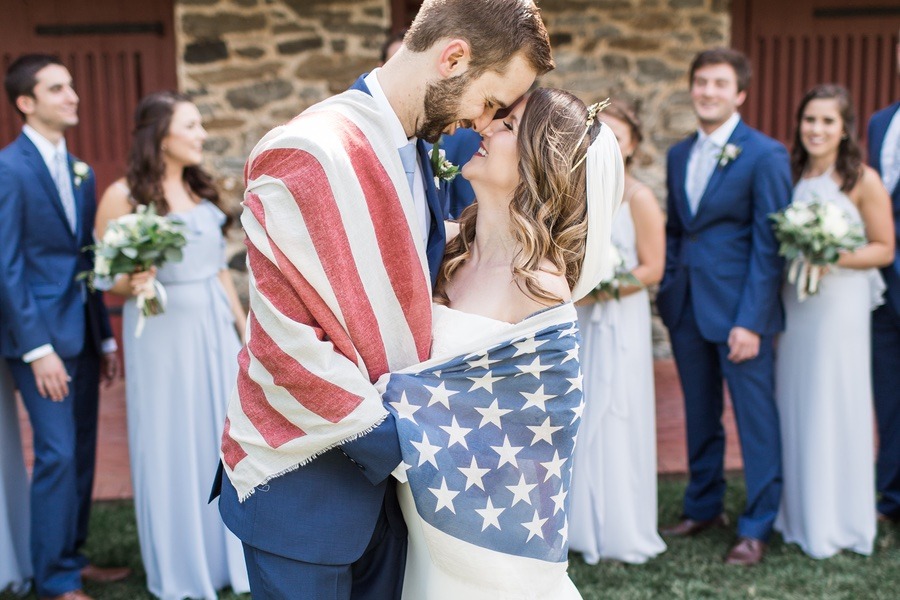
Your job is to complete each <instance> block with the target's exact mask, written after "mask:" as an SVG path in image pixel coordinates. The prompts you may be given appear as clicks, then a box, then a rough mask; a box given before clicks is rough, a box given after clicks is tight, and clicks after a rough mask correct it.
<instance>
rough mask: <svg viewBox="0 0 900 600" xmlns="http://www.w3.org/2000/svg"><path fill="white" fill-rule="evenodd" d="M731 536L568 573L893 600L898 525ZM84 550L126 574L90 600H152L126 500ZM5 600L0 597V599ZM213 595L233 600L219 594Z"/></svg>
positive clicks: (631, 586)
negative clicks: (733, 556)
mask: <svg viewBox="0 0 900 600" xmlns="http://www.w3.org/2000/svg"><path fill="white" fill-rule="evenodd" d="M683 490H684V481H681V480H678V481H661V482H660V486H659V501H660V502H659V505H660V521H661V522H662V523H669V522H671V521H674V520H675V519H677V517H678V515H679V513H680V507H681V494H682V491H683ZM743 495H744V491H743V485H742V483H741V479H740V478H733V479H731V480H730V481H729V495H728V498H727V510H728V514H729V517H731V520H732V522H734V520H735V517H736V515H737V514H738V510H739V508H740V506H742V504H743ZM733 536H734V533H733V531H726V530H715V531H711V532H708V533H704V534H701V535H700V536H698V537H696V538H693V539H690V540H675V541H670V544H669V549H668V551H666V552H665V553H664V554H662V555H661V556H660V557H659V558H657V559H655V560H653V561H650V562H649V563H647V564H646V565H623V564H619V563H601V564H600V565H597V566H590V565H586V564H585V563H584V562H583V561H582V560H581V557H580V556H579V555H575V554H573V555H572V557H571V559H572V560H571V568H570V573H571V575H572V578H573V579H574V581H575V583H576V585H577V586H578V589H580V590H581V593H582V595H583V596H584V598H585V600H597V599H603V600H607V599H609V600H638V599H653V600H658V599H681V598H683V599H695V598H698V599H699V598H715V599H738V598H741V599H744V598H753V599H785V600H799V599H804V600H805V599H817V600H838V599H841V600H843V599H847V600H851V599H852V600H881V599H884V600H888V599H892V600H893V599H896V598H900V526H893V525H888V526H885V525H880V526H879V532H878V539H877V541H876V549H875V553H874V554H873V555H872V556H871V557H868V558H866V557H862V556H857V555H855V554H842V555H839V556H836V557H834V558H831V559H828V560H824V561H815V560H812V559H810V558H807V557H806V556H805V555H804V554H803V553H802V552H800V550H799V549H798V548H797V547H796V546H786V545H784V544H783V543H782V542H781V539H780V538H779V537H778V536H777V535H775V536H774V537H773V540H772V545H771V547H770V549H769V552H768V554H767V555H766V559H765V561H764V562H763V564H761V565H759V566H757V567H752V568H742V567H728V566H725V565H724V564H723V563H722V557H723V556H724V554H725V552H727V550H728V548H729V546H730V544H731V543H732V542H733V540H734V538H733ZM87 553H88V554H89V555H90V557H91V558H92V560H93V561H94V562H96V563H97V564H99V565H127V566H130V567H131V568H132V569H133V570H134V573H133V574H132V576H131V577H130V578H129V579H128V580H126V581H124V582H121V583H113V584H88V585H87V586H86V588H85V591H86V592H87V593H88V594H91V595H92V596H93V597H95V598H97V599H98V600H137V599H143V598H147V599H150V598H152V596H151V595H150V594H149V593H147V592H146V590H145V587H144V571H143V567H142V566H141V557H140V551H139V549H138V541H137V529H136V526H135V522H134V509H133V507H132V504H131V503H130V502H115V503H99V504H97V505H96V506H95V507H94V511H93V516H92V521H91V536H90V538H89V542H88V548H87ZM11 598H12V596H10V595H9V594H5V595H4V594H0V600H10V599H11ZM220 598H222V599H232V600H233V599H236V598H241V597H240V596H236V595H234V594H230V593H225V594H222V595H221V596H220ZM243 598H247V596H244V597H243ZM547 600H552V599H547Z"/></svg>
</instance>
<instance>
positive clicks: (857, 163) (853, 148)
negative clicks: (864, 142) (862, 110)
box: [791, 83, 862, 192]
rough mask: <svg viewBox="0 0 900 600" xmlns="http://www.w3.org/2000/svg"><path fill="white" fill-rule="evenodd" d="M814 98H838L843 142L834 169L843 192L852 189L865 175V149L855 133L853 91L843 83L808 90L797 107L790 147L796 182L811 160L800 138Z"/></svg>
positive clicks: (826, 84)
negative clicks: (861, 147) (863, 168)
mask: <svg viewBox="0 0 900 600" xmlns="http://www.w3.org/2000/svg"><path fill="white" fill-rule="evenodd" d="M813 100H837V103H838V112H839V113H840V115H841V121H842V122H843V124H844V131H843V138H842V139H841V144H840V145H839V146H838V155H837V160H836V161H835V163H834V170H835V171H836V172H837V174H838V176H839V177H840V178H841V191H842V192H849V191H850V190H852V189H853V186H855V185H856V183H857V182H858V181H859V178H860V177H861V176H862V150H860V147H859V140H858V139H857V135H856V112H855V111H854V110H853V101H852V100H851V99H850V92H849V91H847V88H845V87H844V86H842V85H838V84H835V83H824V84H821V85H817V86H816V87H814V88H813V89H811V90H809V91H808V92H806V95H805V96H803V100H801V101H800V106H799V108H797V121H796V128H795V130H794V147H793V149H792V150H791V175H793V177H794V183H795V184H796V183H797V182H798V181H799V180H800V177H802V176H803V171H804V170H806V165H807V164H808V163H809V152H807V151H806V148H805V147H804V146H803V142H802V141H801V139H800V124H801V123H802V121H803V112H804V111H805V110H806V106H807V105H808V104H809V103H810V102H812V101H813Z"/></svg>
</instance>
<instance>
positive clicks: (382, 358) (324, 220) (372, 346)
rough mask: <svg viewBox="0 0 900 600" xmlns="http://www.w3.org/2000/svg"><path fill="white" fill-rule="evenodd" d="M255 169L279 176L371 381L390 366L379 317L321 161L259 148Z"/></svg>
mask: <svg viewBox="0 0 900 600" xmlns="http://www.w3.org/2000/svg"><path fill="white" fill-rule="evenodd" d="M253 173H259V174H265V175H268V176H269V177H276V178H278V179H280V180H281V181H282V183H283V184H284V185H285V187H287V189H288V190H289V191H290V193H291V195H292V196H293V198H294V201H295V202H296V203H297V206H298V207H299V209H300V212H301V213H302V214H303V218H304V222H305V223H306V228H307V232H308V233H309V237H310V239H311V240H312V243H313V246H315V249H316V255H317V256H318V258H319V261H320V262H321V263H322V268H323V269H324V271H325V274H326V276H327V277H328V282H329V284H330V285H331V288H332V290H334V293H335V295H336V296H337V299H338V304H339V305H340V307H341V313H342V314H343V316H344V320H345V322H346V328H347V332H348V333H349V334H350V339H351V340H353V346H354V347H355V348H356V350H357V351H358V352H359V354H360V356H362V359H363V361H364V362H365V365H366V369H367V370H368V374H369V379H370V381H373V382H374V381H375V380H377V379H378V377H380V376H381V375H383V374H384V373H386V372H387V371H388V361H387V354H386V352H385V349H384V344H383V342H382V340H381V336H380V335H379V327H378V319H377V318H376V317H375V312H374V310H373V309H372V305H371V304H370V302H369V298H368V294H367V292H366V289H365V287H364V286H363V283H362V280H361V279H360V276H359V269H358V267H357V265H356V263H355V261H354V260H353V253H352V251H351V248H350V240H349V239H348V238H347V232H346V230H345V229H344V228H343V227H341V226H340V224H341V223H342V222H343V219H342V217H341V213H340V211H339V210H338V207H337V204H336V202H335V199H334V194H333V193H332V190H331V185H330V184H329V182H328V177H327V176H326V174H325V171H324V169H323V168H322V165H321V164H319V161H318V160H317V159H316V158H315V157H314V156H313V155H311V154H310V153H308V152H305V151H302V150H298V149H296V148H278V149H273V150H267V151H265V152H263V153H261V154H260V155H259V156H258V157H257V158H256V160H254V161H253V167H252V168H251V175H252V174H253ZM252 178H254V179H255V178H256V177H252ZM391 193H393V191H392V190H391ZM281 263H282V261H281V260H279V267H282V270H284V268H283V265H282V264H281ZM404 267H405V268H409V265H404Z"/></svg>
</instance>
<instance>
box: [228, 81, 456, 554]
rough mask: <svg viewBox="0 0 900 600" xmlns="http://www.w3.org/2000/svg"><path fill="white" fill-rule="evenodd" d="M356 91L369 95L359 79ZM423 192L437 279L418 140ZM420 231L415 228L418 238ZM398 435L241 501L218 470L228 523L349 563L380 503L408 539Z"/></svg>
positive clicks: (440, 244)
mask: <svg viewBox="0 0 900 600" xmlns="http://www.w3.org/2000/svg"><path fill="white" fill-rule="evenodd" d="M351 89H356V90H360V91H363V92H366V93H369V90H368V89H367V88H366V85H365V83H364V82H363V79H362V77H361V78H360V79H358V80H357V81H356V83H354V84H353V87H352V88H351ZM417 147H418V151H419V159H420V165H421V168H422V174H423V177H424V178H425V192H426V197H427V200H428V206H429V208H430V210H431V231H430V235H429V237H428V243H427V244H426V253H427V257H428V266H429V269H430V271H431V277H432V282H433V281H434V278H435V277H436V275H437V271H438V268H439V267H440V263H441V259H442V257H443V254H444V240H445V234H444V215H443V211H442V209H441V204H440V200H439V197H438V193H437V190H436V189H435V186H434V175H433V172H432V169H431V163H430V162H429V160H428V156H427V151H428V150H429V149H430V146H429V145H427V144H425V142H423V141H422V140H419V142H418V145H417ZM416 234H417V232H413V235H416ZM401 460H402V458H401V454H400V440H399V437H398V435H397V425H396V422H395V420H394V416H393V415H388V417H387V418H386V419H385V420H384V422H382V423H381V425H379V426H378V427H376V428H375V429H374V430H372V431H371V432H369V433H367V434H366V435H364V436H361V437H359V438H357V439H356V440H354V441H352V442H348V443H346V444H343V445H342V446H341V447H340V448H336V449H334V450H330V451H329V452H326V453H324V454H322V455H321V456H319V457H317V458H315V459H314V460H312V461H310V462H309V463H307V464H306V465H303V466H302V467H300V468H298V469H297V470H296V471H292V472H290V473H287V474H285V475H282V476H280V477H277V478H276V479H274V480H273V481H272V482H271V483H270V485H266V486H259V487H258V488H257V490H256V492H255V493H254V494H253V495H252V496H251V497H250V498H248V499H247V500H246V501H244V502H243V503H241V502H237V498H236V495H235V491H234V488H233V486H231V484H230V482H229V481H228V479H227V477H226V478H222V476H221V473H222V467H221V465H220V467H219V475H218V476H217V480H218V482H217V484H216V486H214V489H213V495H214V496H215V495H216V493H217V492H218V490H217V489H216V488H217V487H218V485H219V484H221V494H222V498H221V500H220V503H219V509H220V512H221V514H222V518H223V520H224V521H225V523H226V525H228V528H229V529H231V531H233V532H234V533H235V535H237V536H238V538H240V539H241V540H242V541H243V542H245V543H247V544H249V545H251V546H253V547H255V548H259V549H261V550H264V551H266V552H270V553H273V554H278V555H280V556H285V557H287V558H290V559H293V560H300V561H304V562H308V563H314V564H336V565H343V564H349V563H352V562H354V561H356V560H357V559H359V557H360V556H361V555H362V553H363V551H364V550H365V549H366V546H367V545H368V543H369V541H370V540H371V538H372V533H373V531H374V529H375V525H376V523H377V520H378V517H379V514H380V512H381V508H382V505H383V506H384V507H385V511H386V512H387V517H388V521H389V523H390V525H391V529H392V531H393V532H394V534H395V535H397V536H399V537H405V536H406V525H405V523H404V521H403V516H402V514H401V513H400V506H399V504H398V502H397V498H396V493H395V491H394V487H393V486H394V484H393V482H390V481H389V480H388V476H389V475H390V473H391V471H393V470H394V468H395V467H396V466H397V465H398V464H400V461H401Z"/></svg>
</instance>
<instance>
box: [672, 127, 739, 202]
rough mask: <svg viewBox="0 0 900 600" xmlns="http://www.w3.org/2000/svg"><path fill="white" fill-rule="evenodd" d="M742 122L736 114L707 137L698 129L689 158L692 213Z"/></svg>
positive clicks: (688, 183)
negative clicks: (720, 157)
mask: <svg viewBox="0 0 900 600" xmlns="http://www.w3.org/2000/svg"><path fill="white" fill-rule="evenodd" d="M740 122H741V115H740V114H739V113H734V114H733V115H731V116H730V117H729V118H728V120H727V121H725V122H724V123H722V124H721V125H720V126H719V128H718V129H716V130H715V131H713V132H712V133H710V134H709V135H707V134H706V133H705V132H704V131H703V130H702V129H699V128H698V129H697V141H696V142H694V146H693V147H692V148H691V155H690V157H688V165H687V177H686V181H685V184H686V185H685V188H686V191H687V195H688V202H689V203H690V205H691V212H692V213H696V212H697V207H698V206H699V204H700V199H701V198H703V193H704V192H705V191H706V186H707V184H709V179H710V177H712V174H713V171H715V170H716V165H717V164H718V162H719V156H720V155H721V154H722V149H723V148H725V145H726V144H728V140H729V139H730V138H731V134H733V133H734V130H735V128H736V127H737V126H738V123H740Z"/></svg>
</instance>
